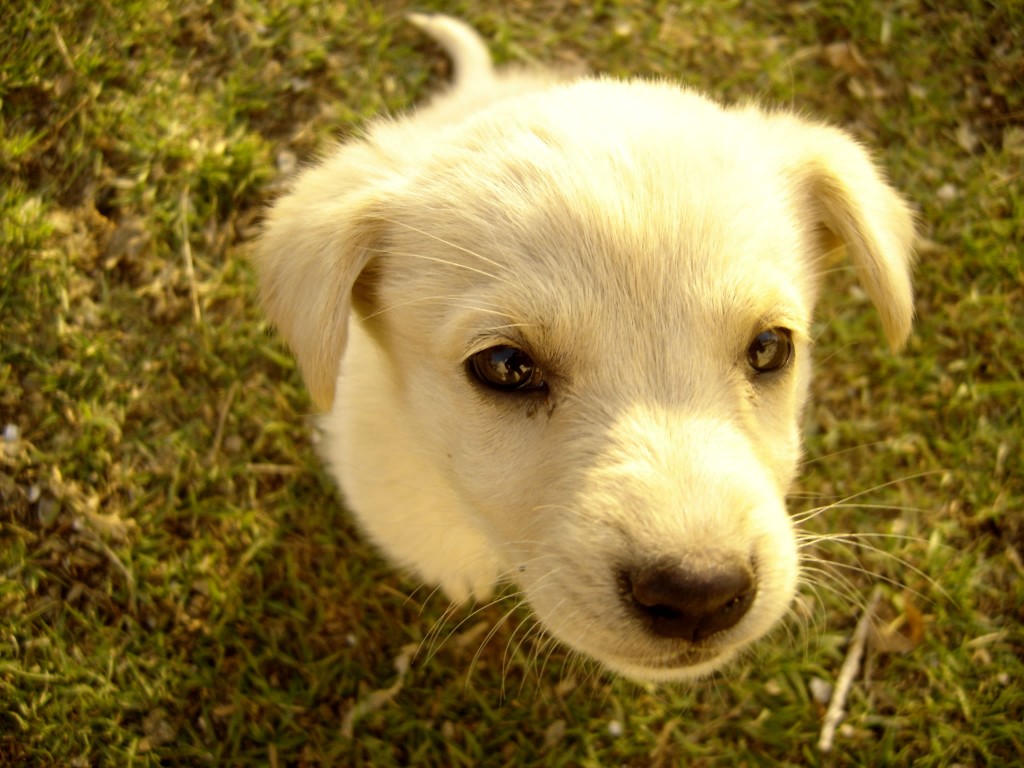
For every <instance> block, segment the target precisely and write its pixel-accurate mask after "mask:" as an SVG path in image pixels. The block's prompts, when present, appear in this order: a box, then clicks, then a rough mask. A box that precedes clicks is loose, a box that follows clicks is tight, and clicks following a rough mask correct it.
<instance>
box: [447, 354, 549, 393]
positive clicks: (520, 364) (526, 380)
mask: <svg viewBox="0 0 1024 768" xmlns="http://www.w3.org/2000/svg"><path fill="white" fill-rule="evenodd" d="M466 367H467V369H468V370H469V373H470V375H472V376H473V377H474V378H475V379H476V380H477V381H479V382H480V383H481V384H483V385H484V386H487V387H490V388H491V389H497V390H500V391H502V392H531V391H537V390H542V389H545V388H546V387H547V385H546V383H545V382H544V377H543V376H542V375H541V372H540V369H539V368H538V367H537V365H536V363H534V362H533V358H532V357H530V356H529V355H528V354H526V353H525V352H523V350H521V349H517V348H516V347H509V346H505V345H502V346H497V347H491V348H489V349H485V350H483V351H481V352H477V353H476V354H475V355H473V356H472V357H470V358H469V360H467V361H466Z"/></svg>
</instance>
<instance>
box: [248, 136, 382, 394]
mask: <svg viewBox="0 0 1024 768" xmlns="http://www.w3.org/2000/svg"><path fill="white" fill-rule="evenodd" d="M371 154H373V153H372V151H371V150H369V148H368V147H366V146H365V145H362V146H360V145H355V146H350V147H347V148H346V150H345V151H343V152H341V153H340V154H339V155H338V156H335V157H334V158H333V159H332V160H330V161H328V162H327V163H325V164H324V165H321V166H319V167H316V168H312V169H310V170H308V171H306V172H305V173H304V174H302V175H301V176H300V177H299V178H298V180H297V181H296V183H295V184H294V186H293V188H292V191H291V192H290V193H288V194H287V195H286V196H284V197H282V198H281V199H280V200H278V201H277V203H276V204H275V205H274V207H273V208H272V209H271V210H270V212H269V213H268V215H267V219H266V222H265V223H264V231H263V236H262V238H261V239H260V241H259V243H258V244H257V247H256V251H255V255H254V257H253V262H254V264H255V266H256V273H257V276H258V279H259V286H260V298H261V301H262V304H263V308H264V310H265V311H266V313H267V316H268V317H269V318H270V320H271V321H272V322H273V323H274V324H275V325H276V326H277V328H278V329H279V330H280V332H281V334H282V335H283V336H284V338H285V340H286V341H287V342H288V344H289V346H290V347H291V348H292V351H293V352H294V353H295V357H296V359H297V360H298V363H299V368H300V369H301V371H302V375H303V378H304V379H305V381H306V387H307V388H308V389H309V393H310V396H311V397H312V399H313V403H314V405H316V406H317V408H319V409H322V410H328V409H329V408H330V407H331V404H332V403H333V402H334V390H335V385H336V381H337V377H338V365H339V363H340V362H341V356H342V354H343V353H344V351H345V344H346V341H347V339H348V322H349V315H350V313H351V310H352V294H353V290H354V289H355V288H356V284H357V281H359V279H360V275H362V274H363V272H364V270H365V268H366V266H367V264H368V263H369V262H370V261H371V259H372V258H373V257H374V255H375V254H376V253H378V252H379V251H380V248H381V238H382V231H383V228H384V222H383V221H382V220H381V219H380V218H379V217H378V216H375V215H374V213H375V211H378V210H379V208H378V205H379V203H380V202H381V197H382V194H383V192H382V190H383V189H384V188H385V187H386V186H387V179H386V177H385V173H384V168H383V167H382V166H385V165H386V163H384V162H383V159H382V158H379V157H373V158H371V157H369V155H371ZM364 155H365V157H364Z"/></svg>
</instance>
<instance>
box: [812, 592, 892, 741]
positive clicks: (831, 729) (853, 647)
mask: <svg viewBox="0 0 1024 768" xmlns="http://www.w3.org/2000/svg"><path fill="white" fill-rule="evenodd" d="M881 599H882V588H881V587H875V589H874V591H873V592H872V593H871V598H870V599H869V600H868V604H867V606H866V607H865V609H864V615H863V616H861V617H860V621H858V622H857V628H856V629H855V630H854V631H853V638H852V639H851V640H850V647H849V648H848V649H847V651H846V659H845V660H844V661H843V666H842V668H841V669H840V670H839V677H838V678H837V679H836V687H835V689H834V690H833V692H832V699H831V701H829V703H828V709H827V710H826V712H825V721H824V722H823V723H822V726H821V736H820V737H819V738H818V751H819V752H822V753H827V752H831V751H832V741H833V739H834V738H835V734H836V728H837V727H838V726H839V723H840V721H841V720H842V719H843V716H844V715H845V714H846V697H847V696H848V695H849V693H850V688H851V687H852V685H853V679H854V678H855V677H856V676H857V671H858V670H859V669H860V660H861V658H862V657H863V656H864V646H865V645H866V644H867V639H868V630H869V629H870V628H871V622H872V621H873V620H874V618H875V611H876V610H877V609H878V603H879V601H880V600H881Z"/></svg>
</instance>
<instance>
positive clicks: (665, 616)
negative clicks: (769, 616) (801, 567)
mask: <svg viewBox="0 0 1024 768" xmlns="http://www.w3.org/2000/svg"><path fill="white" fill-rule="evenodd" d="M621 579H622V582H623V597H624V599H626V601H627V602H628V603H630V604H631V605H632V608H633V610H634V611H635V612H636V613H637V614H638V615H639V616H640V617H641V618H642V619H644V620H645V621H646V622H647V624H648V626H649V627H650V629H651V631H652V632H653V633H654V634H656V635H659V636H661V637H669V638H678V639H684V640H689V641H691V642H696V641H698V640H703V639H705V638H707V637H710V636H711V635H713V634H715V633H716V632H722V631H724V630H726V629H729V628H731V627H734V626H735V625H736V624H737V623H738V622H739V621H740V619H742V618H743V617H744V616H745V615H746V613H747V611H749V610H750V606H751V605H752V604H753V602H754V596H755V595H756V594H757V581H756V579H755V576H754V572H753V570H752V569H751V568H750V566H749V565H746V564H743V563H736V564H723V565H719V566H717V567H715V568H713V569H700V570H697V569H688V568H685V567H681V566H678V565H671V564H665V563H660V564H655V565H646V566H642V567H640V568H636V569H633V570H628V571H624V572H623V573H622V574H621Z"/></svg>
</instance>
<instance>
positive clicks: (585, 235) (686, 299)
mask: <svg viewBox="0 0 1024 768" xmlns="http://www.w3.org/2000/svg"><path fill="white" fill-rule="evenodd" d="M618 86H619V84H613V83H610V82H607V83H605V82H598V83H592V84H590V85H589V87H588V88H583V89H582V94H581V93H578V92H577V91H578V90H579V89H574V88H570V89H565V90H564V91H555V92H552V93H550V94H541V95H540V96H538V97H534V98H532V99H530V100H527V101H526V103H524V104H522V105H519V106H520V107H521V109H516V108H514V107H515V106H516V105H515V104H512V105H508V106H507V107H506V108H505V109H502V110H497V111H496V112H495V114H488V115H485V116H483V117H481V118H478V119H477V120H475V121H474V122H472V123H471V124H470V125H468V126H467V127H465V128H464V129H463V130H460V131H453V132H452V133H451V134H449V135H448V136H446V137H444V141H443V142H442V144H441V146H439V147H438V148H437V150H436V154H435V157H434V161H433V162H432V163H430V164H429V167H427V168H426V169H424V171H423V173H422V174H421V175H420V177H419V178H418V180H417V183H414V184H413V185H411V190H410V191H411V195H410V197H411V199H412V200H413V201H414V202H413V204H412V205H410V206H409V208H408V211H407V214H408V217H410V219H411V220H412V222H413V223H412V229H411V230H409V231H408V232H407V233H406V234H407V235H409V236H410V237H411V238H412V239H413V240H416V242H415V243H409V244H408V247H416V248H421V249H422V248H427V249H429V250H430V251H431V253H432V255H433V256H434V257H435V258H436V259H438V261H436V262H434V266H435V267H436V268H437V269H438V270H439V271H440V272H441V273H443V279H450V280H451V281H452V283H455V284H463V285H466V286H467V287H468V288H469V289H471V290H473V291H479V290H485V291H487V292H488V293H489V294H491V295H492V299H491V300H492V301H493V302H494V304H495V305H500V306H501V307H502V308H503V310H504V311H506V312H507V313H508V314H510V315H514V316H523V322H528V321H529V320H530V319H531V318H538V319H539V318H544V317H546V318H548V319H549V320H548V322H549V324H552V323H554V320H553V318H554V317H557V316H563V317H566V318H570V319H569V320H566V323H571V324H572V325H573V326H574V327H575V329H576V333H582V332H583V330H584V328H587V329H592V330H593V332H594V333H597V334H600V333H610V332H614V331H616V329H626V330H625V331H624V332H627V333H628V332H629V331H630V329H631V328H632V329H634V330H640V329H639V328H637V327H636V326H637V324H638V323H643V324H644V325H645V326H653V328H652V329H647V330H651V331H653V330H657V329H658V328H660V329H662V332H664V333H677V332H680V331H681V330H682V328H683V327H685V326H692V324H693V323H694V322H697V321H699V322H701V323H709V322H714V320H713V319H714V318H716V317H720V318H723V319H724V320H729V319H734V320H736V321H738V322H739V323H740V324H741V325H742V324H746V325H749V324H753V323H755V322H757V320H758V318H759V317H760V316H761V315H765V316H766V317H765V318H764V321H765V322H769V321H770V320H771V318H770V317H768V316H770V315H773V314H774V315H779V314H780V313H781V314H786V315H788V317H789V321H790V322H793V323H796V324H798V325H799V324H802V323H804V322H806V315H807V313H808V311H809V310H808V307H807V306H806V304H807V303H808V302H806V301H805V298H806V297H808V296H810V294H811V292H812V291H811V289H810V287H809V285H805V281H809V280H810V277H809V276H808V274H807V273H808V272H809V271H810V270H808V269H807V268H806V267H807V265H806V263H805V262H806V259H807V256H806V253H805V251H806V242H805V240H806V238H807V236H808V233H807V232H804V231H803V229H802V224H801V220H800V216H799V212H798V211H795V210H794V209H793V203H792V201H791V199H790V195H791V190H790V189H789V187H788V186H787V176H786V169H785V166H784V163H783V161H782V160H781V159H780V156H781V154H782V153H781V152H780V151H779V148H777V147H773V146H771V145H769V144H765V145H764V146H760V147H758V146H757V145H758V143H759V142H762V143H763V140H762V139H761V137H760V136H759V135H758V131H757V128H758V124H757V121H758V119H759V118H758V117H757V116H756V113H751V114H750V115H746V114H745V113H744V114H739V113H730V112H727V111H724V110H722V109H720V108H719V107H717V106H716V105H714V104H712V103H710V102H708V101H706V100H705V99H703V98H701V97H698V96H695V95H693V94H689V93H686V92H682V91H679V90H678V89H671V88H668V87H665V86H656V87H655V86H651V87H648V88H646V89H645V88H640V89H639V91H640V93H641V94H642V97H641V98H640V99H639V100H638V101H637V102H636V103H624V104H623V103H620V104H608V103H607V102H606V101H603V100H602V99H600V98H598V97H599V96H603V95H607V94H604V89H605V88H610V89H611V91H612V92H613V94H614V95H616V96H618V97H621V99H624V100H625V101H626V102H630V98H631V97H633V96H634V95H635V94H634V89H631V88H625V89H620V88H619V87H618ZM664 96H668V99H667V101H668V104H666V103H664V102H665V99H664V98H663V97H664ZM527 107H528V108H527ZM410 219H407V220H410ZM422 233H426V239H424V237H423V235H422ZM424 279H425V280H428V281H429V280H430V278H428V277H424ZM433 290H434V291H435V292H436V291H437V289H436V288H433ZM587 313H590V314H592V315H593V317H592V318H588V319H586V320H584V318H583V315H584V314H587ZM572 318H575V319H574V320H573V319H572ZM747 330H748V329H747V328H745V327H744V328H743V332H746V331H747Z"/></svg>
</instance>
